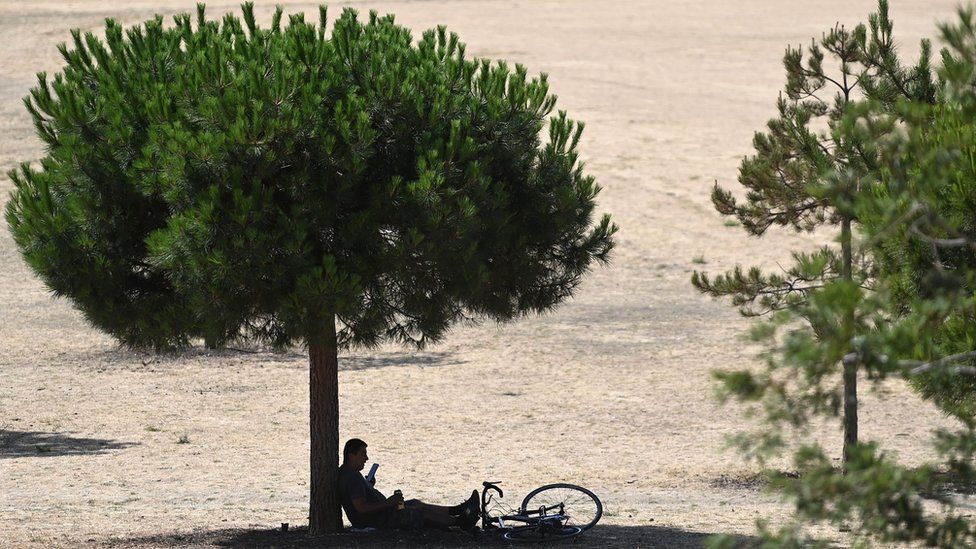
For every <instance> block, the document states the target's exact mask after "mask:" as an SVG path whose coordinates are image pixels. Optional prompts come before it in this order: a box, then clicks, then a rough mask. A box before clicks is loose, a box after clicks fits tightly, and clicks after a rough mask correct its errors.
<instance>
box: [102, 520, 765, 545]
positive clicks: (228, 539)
mask: <svg viewBox="0 0 976 549" xmlns="http://www.w3.org/2000/svg"><path fill="white" fill-rule="evenodd" d="M711 535H713V534H712V533H706V532H693V531H687V530H681V529H678V528H668V527H664V526H650V525H647V526H618V525H605V526H604V525H598V526H597V527H595V528H593V529H592V530H590V531H588V532H586V533H584V534H583V535H581V536H579V537H577V538H575V539H573V540H564V541H561V542H554V543H551V544H549V543H542V544H532V545H533V546H534V547H549V546H552V547H561V546H570V545H571V546H572V547H610V548H614V547H619V548H625V547H630V548H632V547H667V548H678V549H680V548H693V547H694V548H698V547H702V544H703V543H704V542H705V540H706V539H707V538H708V537H709V536H711ZM750 541H755V540H754V539H753V538H748V537H741V538H740V542H741V544H742V545H745V544H748V543H749V542H750ZM106 545H108V546H110V547H123V548H126V547H132V548H134V547H193V546H206V547H253V548H272V547H274V548H282V549H299V548H319V547H348V548H357V549H358V548H362V549H373V548H381V547H390V546H394V545H400V546H407V547H425V548H429V549H447V548H450V547H484V546H487V547H508V546H510V545H511V543H509V542H507V541H505V540H504V539H502V537H501V536H500V535H499V534H498V533H496V532H481V531H480V530H477V531H476V532H475V533H472V534H469V533H466V532H461V531H456V530H452V531H442V530H429V529H425V530H416V531H408V532H401V531H395V532H373V533H369V534H362V533H355V534H353V533H343V534H335V535H328V536H309V535H308V531H307V528H304V527H302V528H292V529H290V530H288V531H287V532H283V531H281V530H280V529H273V530H259V529H254V530H250V529H226V530H209V531H197V532H192V533H182V534H161V535H158V536H147V537H139V538H123V539H111V540H109V541H108V542H107V543H106Z"/></svg>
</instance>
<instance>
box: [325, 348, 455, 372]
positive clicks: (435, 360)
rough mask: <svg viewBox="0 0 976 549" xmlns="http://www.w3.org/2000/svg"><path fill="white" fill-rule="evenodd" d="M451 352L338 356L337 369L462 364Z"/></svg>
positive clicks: (353, 369)
mask: <svg viewBox="0 0 976 549" xmlns="http://www.w3.org/2000/svg"><path fill="white" fill-rule="evenodd" d="M464 362H466V361H464V360H460V359H458V358H456V357H455V356H454V354H453V353H447V352H438V353H432V352H429V351H425V352H423V353H419V352H417V353H394V354H383V355H381V356H340V357H339V371H340V372H343V371H355V370H370V369H373V368H386V367H389V366H420V367H428V366H445V365H448V364H464Z"/></svg>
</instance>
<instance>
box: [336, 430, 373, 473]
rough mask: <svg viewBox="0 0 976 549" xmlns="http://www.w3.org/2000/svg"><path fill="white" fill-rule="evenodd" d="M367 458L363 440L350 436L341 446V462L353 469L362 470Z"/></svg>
mask: <svg viewBox="0 0 976 549" xmlns="http://www.w3.org/2000/svg"><path fill="white" fill-rule="evenodd" d="M368 460H369V456H368V455H366V443H365V442H363V441H362V440H360V439H358V438H351V439H349V440H347V441H346V445H345V446H344V447H343V448H342V462H343V463H345V464H346V465H347V466H348V467H351V468H352V469H353V470H355V471H362V470H363V467H365V466H366V462H367V461H368Z"/></svg>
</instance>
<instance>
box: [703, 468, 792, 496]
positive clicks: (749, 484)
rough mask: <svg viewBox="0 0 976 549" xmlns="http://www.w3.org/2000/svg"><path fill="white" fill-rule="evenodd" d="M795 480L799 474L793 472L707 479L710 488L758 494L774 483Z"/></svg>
mask: <svg viewBox="0 0 976 549" xmlns="http://www.w3.org/2000/svg"><path fill="white" fill-rule="evenodd" d="M797 478H799V474H798V473H796V472H795V471H776V472H772V473H771V472H759V473H748V474H739V475H734V474H729V475H725V474H722V475H719V476H717V477H713V478H711V479H709V480H708V485H709V486H711V487H712V488H738V489H742V490H754V491H757V492H758V491H761V490H765V489H766V488H768V487H769V486H770V484H772V483H773V482H774V481H782V480H790V479H797Z"/></svg>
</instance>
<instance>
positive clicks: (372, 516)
mask: <svg viewBox="0 0 976 549" xmlns="http://www.w3.org/2000/svg"><path fill="white" fill-rule="evenodd" d="M360 498H362V499H365V500H366V502H367V503H379V502H381V501H386V496H384V495H383V494H382V493H380V491H379V490H377V489H376V488H373V486H372V485H370V483H368V482H366V479H365V478H363V475H362V473H360V472H359V471H353V470H352V469H349V468H347V467H342V466H340V467H339V501H341V502H342V509H343V510H344V511H345V512H346V516H347V517H348V518H349V522H351V523H352V525H353V526H354V527H356V528H366V527H368V526H371V527H373V528H380V527H383V526H386V523H387V519H388V518H389V517H388V515H389V513H387V512H386V511H378V512H376V513H368V514H363V513H360V512H358V511H356V508H355V507H354V506H353V504H352V500H354V499H360Z"/></svg>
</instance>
